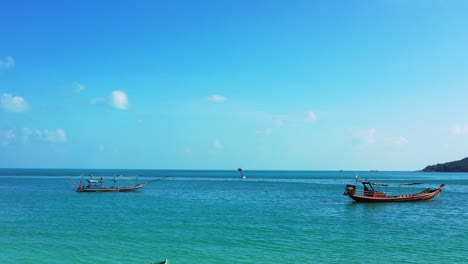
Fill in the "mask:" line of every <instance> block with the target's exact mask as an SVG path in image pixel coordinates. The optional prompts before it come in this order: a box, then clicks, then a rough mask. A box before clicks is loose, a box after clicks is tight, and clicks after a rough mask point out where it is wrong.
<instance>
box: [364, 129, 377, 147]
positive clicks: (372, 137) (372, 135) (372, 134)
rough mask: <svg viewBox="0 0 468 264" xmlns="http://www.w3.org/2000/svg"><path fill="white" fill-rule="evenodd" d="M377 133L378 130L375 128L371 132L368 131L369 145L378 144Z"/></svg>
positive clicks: (367, 139)
mask: <svg viewBox="0 0 468 264" xmlns="http://www.w3.org/2000/svg"><path fill="white" fill-rule="evenodd" d="M376 133H377V130H376V129H375V128H370V129H369V130H367V135H366V142H367V143H369V144H374V143H375V142H376V138H375V137H376V136H375V134H376Z"/></svg>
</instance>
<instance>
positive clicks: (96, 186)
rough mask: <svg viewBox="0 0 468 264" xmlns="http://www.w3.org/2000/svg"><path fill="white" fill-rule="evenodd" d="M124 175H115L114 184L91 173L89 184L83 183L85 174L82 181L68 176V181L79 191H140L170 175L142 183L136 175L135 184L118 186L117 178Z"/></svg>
mask: <svg viewBox="0 0 468 264" xmlns="http://www.w3.org/2000/svg"><path fill="white" fill-rule="evenodd" d="M122 176H123V175H120V176H118V177H117V176H114V184H113V185H112V186H104V185H103V183H104V181H105V179H104V178H103V177H100V178H99V179H93V176H92V175H91V174H90V175H89V179H87V180H86V182H87V184H86V185H84V184H83V176H81V180H80V183H76V182H74V181H73V180H72V179H70V178H68V177H67V180H68V182H69V183H70V184H71V185H72V186H74V187H76V191H77V192H129V191H138V190H139V189H141V188H143V187H145V186H146V185H148V184H150V183H152V182H155V181H159V180H162V179H164V178H167V177H168V176H165V177H162V178H158V179H154V180H150V181H146V182H142V183H136V178H137V177H135V184H133V185H127V186H118V185H117V179H118V178H120V177H122Z"/></svg>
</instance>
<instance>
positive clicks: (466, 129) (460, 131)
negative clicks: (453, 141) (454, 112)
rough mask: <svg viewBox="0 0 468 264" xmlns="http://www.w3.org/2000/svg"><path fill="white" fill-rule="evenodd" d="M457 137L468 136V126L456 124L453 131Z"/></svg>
mask: <svg viewBox="0 0 468 264" xmlns="http://www.w3.org/2000/svg"><path fill="white" fill-rule="evenodd" d="M452 132H453V134H454V135H456V136H462V135H465V134H468V125H462V124H456V125H455V126H454V127H453V130H452Z"/></svg>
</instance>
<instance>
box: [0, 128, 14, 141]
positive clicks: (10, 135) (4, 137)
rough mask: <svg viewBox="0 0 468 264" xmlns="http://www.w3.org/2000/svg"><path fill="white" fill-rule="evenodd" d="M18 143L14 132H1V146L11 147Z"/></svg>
mask: <svg viewBox="0 0 468 264" xmlns="http://www.w3.org/2000/svg"><path fill="white" fill-rule="evenodd" d="M15 141H16V134H15V132H14V131H13V130H11V129H9V130H6V131H0V144H1V145H10V144H12V143H13V142H15Z"/></svg>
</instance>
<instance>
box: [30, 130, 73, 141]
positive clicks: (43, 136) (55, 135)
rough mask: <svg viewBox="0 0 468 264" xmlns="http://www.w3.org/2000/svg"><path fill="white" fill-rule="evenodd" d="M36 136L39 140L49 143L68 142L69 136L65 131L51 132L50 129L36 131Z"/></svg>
mask: <svg viewBox="0 0 468 264" xmlns="http://www.w3.org/2000/svg"><path fill="white" fill-rule="evenodd" d="M35 136H36V138H37V139H39V140H43V141H49V142H66V141H67V136H66V134H65V130H63V129H61V128H59V129H57V130H55V131H54V130H52V131H49V130H48V129H44V130H39V129H37V130H36V131H35Z"/></svg>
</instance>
